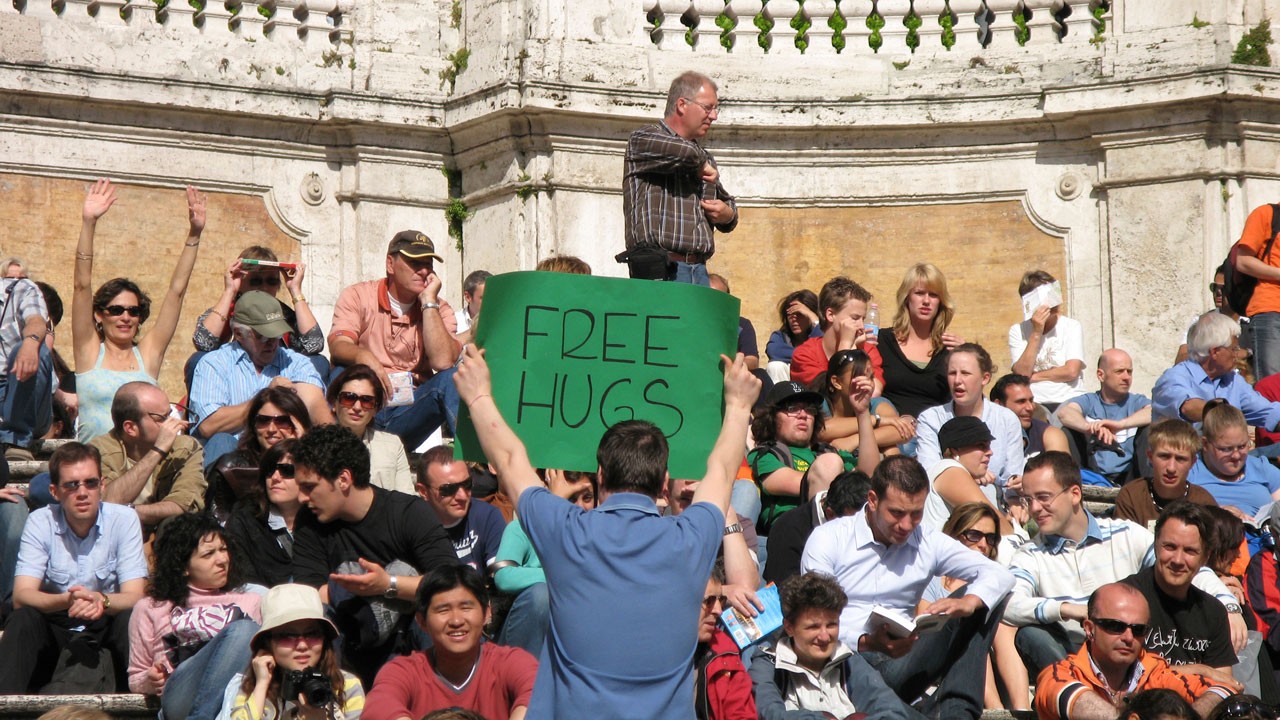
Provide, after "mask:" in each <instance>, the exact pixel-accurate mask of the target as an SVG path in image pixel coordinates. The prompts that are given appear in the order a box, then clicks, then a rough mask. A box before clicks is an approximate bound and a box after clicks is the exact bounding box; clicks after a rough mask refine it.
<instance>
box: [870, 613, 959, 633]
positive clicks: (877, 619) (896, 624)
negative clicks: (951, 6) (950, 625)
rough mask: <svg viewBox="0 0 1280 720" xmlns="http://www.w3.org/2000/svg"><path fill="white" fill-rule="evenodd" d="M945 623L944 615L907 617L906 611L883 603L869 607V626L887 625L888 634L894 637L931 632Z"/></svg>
mask: <svg viewBox="0 0 1280 720" xmlns="http://www.w3.org/2000/svg"><path fill="white" fill-rule="evenodd" d="M946 623H947V616H946V615H919V616H917V617H915V618H911V617H908V616H907V615H906V613H903V612H901V611H899V610H895V609H893V608H887V607H885V606H883V605H876V606H875V607H873V608H871V627H873V628H878V627H880V626H881V625H888V626H889V634H890V635H892V636H893V637H896V638H904V637H907V636H908V635H910V634H911V633H920V634H921V635H923V634H925V633H930V632H933V631H934V630H937V629H938V628H940V627H942V626H943V625H945V624H946Z"/></svg>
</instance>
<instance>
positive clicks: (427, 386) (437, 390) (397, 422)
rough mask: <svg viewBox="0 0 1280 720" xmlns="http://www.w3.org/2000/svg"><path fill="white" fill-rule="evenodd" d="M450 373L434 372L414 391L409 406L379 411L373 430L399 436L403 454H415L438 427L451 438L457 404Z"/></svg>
mask: <svg viewBox="0 0 1280 720" xmlns="http://www.w3.org/2000/svg"><path fill="white" fill-rule="evenodd" d="M453 373H454V369H453V368H449V369H448V370H444V371H442V372H438V373H436V374H435V375H432V376H431V379H430V380H427V381H426V382H425V383H423V384H421V385H419V386H418V387H416V388H414V390H413V404H412V405H401V406H400V407H388V408H383V409H382V411H381V412H379V413H378V414H377V415H376V416H375V417H374V419H373V425H374V427H376V428H378V429H379V430H386V431H387V432H389V433H391V434H393V435H397V436H399V438H400V441H401V442H403V443H404V448H405V450H406V451H407V452H413V451H414V450H417V449H418V446H419V445H421V444H422V443H423V441H425V440H426V439H427V438H428V437H430V435H431V433H433V432H435V431H436V429H437V428H439V427H440V426H441V425H444V426H446V427H447V428H448V431H449V434H453V432H454V426H455V425H456V423H457V420H458V402H459V400H458V388H457V387H456V386H455V385H454V384H453Z"/></svg>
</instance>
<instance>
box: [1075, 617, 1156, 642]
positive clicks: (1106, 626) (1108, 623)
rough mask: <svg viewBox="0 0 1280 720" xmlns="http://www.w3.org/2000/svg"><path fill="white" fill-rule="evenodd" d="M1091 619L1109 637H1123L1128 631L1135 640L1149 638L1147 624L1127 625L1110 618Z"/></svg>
mask: <svg viewBox="0 0 1280 720" xmlns="http://www.w3.org/2000/svg"><path fill="white" fill-rule="evenodd" d="M1089 619H1090V620H1092V621H1093V624H1094V625H1097V626H1098V627H1100V628H1102V630H1103V632H1105V633H1107V634H1108V635H1123V634H1124V631H1125V630H1128V631H1129V632H1131V633H1133V636H1134V637H1135V638H1138V639H1142V638H1145V637H1146V636H1147V625H1146V623H1126V622H1120V621H1119V620H1112V619H1110V618H1089Z"/></svg>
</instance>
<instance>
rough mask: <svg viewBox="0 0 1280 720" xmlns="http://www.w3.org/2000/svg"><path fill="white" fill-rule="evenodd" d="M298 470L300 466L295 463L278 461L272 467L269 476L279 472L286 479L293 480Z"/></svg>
mask: <svg viewBox="0 0 1280 720" xmlns="http://www.w3.org/2000/svg"><path fill="white" fill-rule="evenodd" d="M297 472H298V468H297V467H296V466H295V465H294V464H293V463H276V465H275V467H273V468H271V472H269V473H267V477H271V476H272V475H276V474H279V475H280V477H282V478H284V479H285V480H292V479H293V477H294V475H295V474H296V473H297Z"/></svg>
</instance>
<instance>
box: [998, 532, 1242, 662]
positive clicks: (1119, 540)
mask: <svg viewBox="0 0 1280 720" xmlns="http://www.w3.org/2000/svg"><path fill="white" fill-rule="evenodd" d="M1082 512H1084V513H1085V515H1086V516H1087V517H1088V521H1089V524H1088V529H1087V530H1086V531H1085V536H1084V539H1083V540H1081V541H1080V542H1076V541H1074V540H1071V539H1068V538H1065V537H1062V536H1061V535H1044V534H1041V535H1040V536H1039V537H1037V538H1036V539H1035V540H1034V541H1032V542H1029V543H1027V544H1026V545H1023V546H1022V547H1021V548H1019V549H1018V552H1017V553H1016V554H1015V555H1014V556H1013V560H1012V561H1011V564H1010V567H1009V569H1010V570H1011V571H1013V579H1014V583H1013V594H1012V595H1010V597H1009V606H1008V608H1007V609H1006V610H1005V613H1004V620H1005V622H1007V623H1009V624H1010V625H1014V626H1018V627H1022V626H1024V625H1047V624H1049V623H1061V624H1062V626H1063V629H1065V630H1066V631H1067V633H1068V634H1069V635H1071V636H1072V637H1074V638H1077V639H1079V638H1081V637H1083V636H1084V629H1083V628H1082V627H1081V626H1080V623H1078V622H1076V621H1075V620H1064V619H1063V618H1062V605H1063V604H1064V603H1075V604H1078V605H1085V604H1087V603H1088V602H1089V596H1090V595H1091V594H1093V591H1094V590H1097V589H1098V588H1100V587H1102V586H1103V585H1107V584H1109V583H1113V582H1117V581H1119V580H1122V579H1124V578H1126V577H1129V576H1130V575H1132V574H1134V573H1136V572H1138V570H1140V569H1142V568H1144V567H1148V566H1150V565H1153V564H1154V563H1155V553H1154V551H1153V550H1152V547H1151V545H1152V542H1153V541H1154V540H1155V538H1154V537H1153V536H1152V535H1151V533H1150V532H1149V531H1148V530H1147V529H1146V528H1144V527H1142V526H1141V525H1139V524H1137V523H1134V522H1130V521H1128V520H1116V519H1113V518H1098V517H1094V516H1093V514H1091V513H1090V512H1088V511H1087V510H1084V511H1082ZM1194 584H1195V586H1196V587H1198V588H1200V589H1201V590H1204V591H1205V592H1207V593H1209V594H1210V595H1213V596H1215V597H1217V598H1218V599H1219V600H1220V601H1222V603H1223V604H1226V603H1234V602H1235V601H1236V600H1235V596H1234V595H1232V594H1231V591H1230V590H1227V588H1226V586H1224V585H1223V584H1222V581H1220V580H1218V578H1217V576H1216V575H1214V573H1213V571H1212V570H1210V569H1209V568H1207V567H1203V568H1200V572H1199V573H1197V574H1196V578H1195V581H1194Z"/></svg>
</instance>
